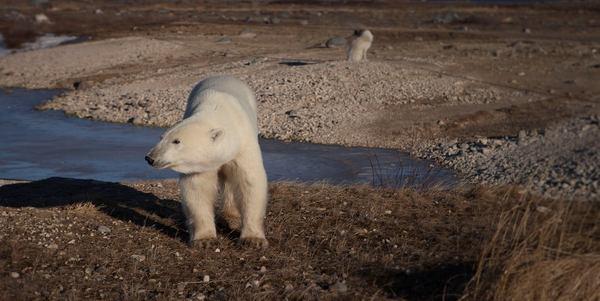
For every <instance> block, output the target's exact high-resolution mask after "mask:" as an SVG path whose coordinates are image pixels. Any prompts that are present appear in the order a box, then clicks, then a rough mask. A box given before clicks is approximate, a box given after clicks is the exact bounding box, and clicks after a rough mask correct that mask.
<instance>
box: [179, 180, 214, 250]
mask: <svg viewBox="0 0 600 301" xmlns="http://www.w3.org/2000/svg"><path fill="white" fill-rule="evenodd" d="M179 187H180V189H181V195H182V199H183V200H182V205H183V211H184V213H185V216H186V218H187V221H186V223H187V226H188V231H189V235H190V244H191V245H192V246H204V245H208V243H207V242H208V240H211V239H214V238H216V237H217V230H216V227H215V216H214V215H215V212H214V210H215V209H214V206H215V200H216V198H217V193H218V176H217V173H216V172H205V173H198V174H190V175H181V177H180V178H179Z"/></svg>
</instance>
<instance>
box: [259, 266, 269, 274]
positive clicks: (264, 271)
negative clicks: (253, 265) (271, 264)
mask: <svg viewBox="0 0 600 301" xmlns="http://www.w3.org/2000/svg"><path fill="white" fill-rule="evenodd" d="M260 272H261V273H263V274H264V273H266V272H267V268H266V267H265V266H261V267H260Z"/></svg>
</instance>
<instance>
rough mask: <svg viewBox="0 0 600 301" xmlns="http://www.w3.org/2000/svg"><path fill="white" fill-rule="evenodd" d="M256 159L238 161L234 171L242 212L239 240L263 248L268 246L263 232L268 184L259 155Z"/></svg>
mask: <svg viewBox="0 0 600 301" xmlns="http://www.w3.org/2000/svg"><path fill="white" fill-rule="evenodd" d="M259 151H260V150H259ZM255 158H256V157H255ZM258 158H259V160H254V161H245V162H242V160H240V161H239V162H238V168H237V170H236V184H237V185H238V189H239V193H240V196H241V199H240V200H241V203H240V205H241V211H242V231H241V235H240V240H241V242H242V244H245V245H250V246H252V247H261V248H265V247H267V246H268V245H269V243H268V242H267V239H266V238H265V230H264V218H265V213H266V209H267V190H268V187H267V185H268V184H267V174H266V172H265V169H264V166H263V164H262V158H261V157H260V154H259V155H258Z"/></svg>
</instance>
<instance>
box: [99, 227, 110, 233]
mask: <svg viewBox="0 0 600 301" xmlns="http://www.w3.org/2000/svg"><path fill="white" fill-rule="evenodd" d="M98 232H100V233H102V234H104V235H106V234H108V233H110V228H109V227H107V226H98Z"/></svg>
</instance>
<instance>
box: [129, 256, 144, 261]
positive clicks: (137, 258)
mask: <svg viewBox="0 0 600 301" xmlns="http://www.w3.org/2000/svg"><path fill="white" fill-rule="evenodd" d="M131 258H133V259H135V260H137V261H139V262H142V261H144V260H146V256H144V255H136V254H133V255H131Z"/></svg>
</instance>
